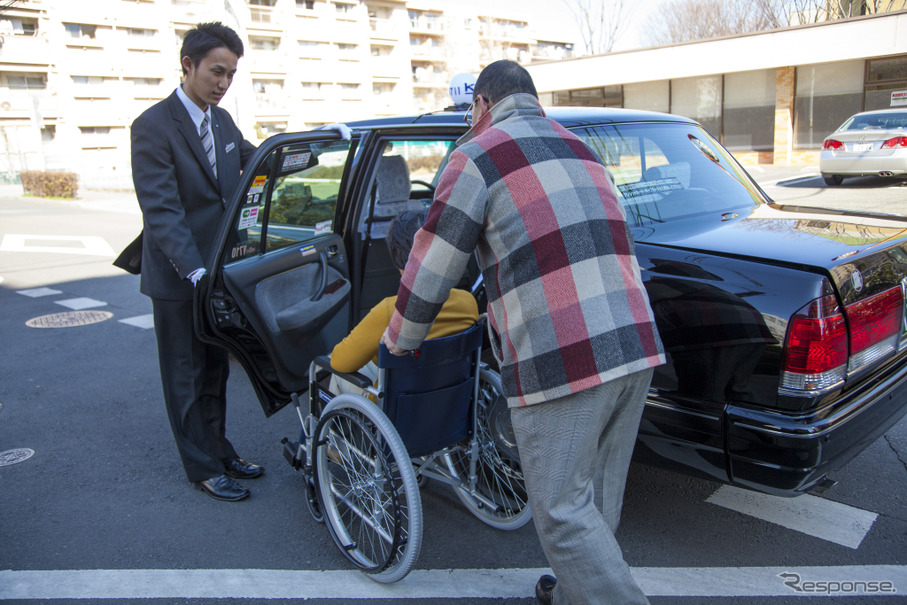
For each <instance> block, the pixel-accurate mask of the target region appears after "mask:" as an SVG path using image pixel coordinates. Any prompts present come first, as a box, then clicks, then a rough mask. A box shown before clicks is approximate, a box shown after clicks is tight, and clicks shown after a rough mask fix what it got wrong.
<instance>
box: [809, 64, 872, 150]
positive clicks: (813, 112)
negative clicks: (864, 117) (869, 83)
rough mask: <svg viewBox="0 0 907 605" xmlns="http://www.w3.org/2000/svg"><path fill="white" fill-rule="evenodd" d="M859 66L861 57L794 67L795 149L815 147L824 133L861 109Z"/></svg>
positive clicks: (861, 92)
mask: <svg viewBox="0 0 907 605" xmlns="http://www.w3.org/2000/svg"><path fill="white" fill-rule="evenodd" d="M863 70H864V62H863V61H844V62H841V63H824V64H821V65H804V66H802V67H798V68H797V87H796V98H795V99H794V148H795V149H819V147H821V146H822V141H823V140H824V139H825V137H826V136H828V135H829V134H830V133H832V132H834V131H835V129H837V127H838V126H840V125H841V123H842V122H844V120H846V119H847V118H849V117H850V116H852V115H853V114H855V113H857V112H859V111H861V110H862V109H863V77H864V74H863Z"/></svg>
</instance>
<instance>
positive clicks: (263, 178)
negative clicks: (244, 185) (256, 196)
mask: <svg viewBox="0 0 907 605" xmlns="http://www.w3.org/2000/svg"><path fill="white" fill-rule="evenodd" d="M267 182H268V175H266V174H260V175H258V176H257V177H255V180H254V181H252V186H251V187H249V193H261V192H262V191H264V190H265V184H267Z"/></svg>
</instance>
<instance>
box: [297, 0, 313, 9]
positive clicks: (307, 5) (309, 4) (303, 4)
mask: <svg viewBox="0 0 907 605" xmlns="http://www.w3.org/2000/svg"><path fill="white" fill-rule="evenodd" d="M296 8H302V9H305V10H307V11H310V10H315V0H296Z"/></svg>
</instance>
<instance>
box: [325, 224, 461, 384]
mask: <svg viewBox="0 0 907 605" xmlns="http://www.w3.org/2000/svg"><path fill="white" fill-rule="evenodd" d="M426 214H427V211H422V212H401V213H400V214H398V215H397V216H395V217H394V219H393V220H392V221H391V223H390V226H389V227H388V231H387V249H388V251H389V252H390V256H391V260H392V261H393V263H394V266H396V267H397V269H398V270H399V271H400V274H401V275H402V274H403V269H404V268H405V267H406V261H407V259H408V258H409V252H410V250H411V249H412V247H413V238H414V237H415V235H416V231H418V230H419V228H420V227H421V226H422V223H424V222H425V217H426ZM396 303H397V297H396V296H389V297H387V298H385V299H384V300H382V301H381V302H379V303H378V304H377V305H375V306H374V307H372V310H371V311H369V312H368V315H366V316H365V317H363V318H362V321H360V322H359V325H357V326H356V327H355V328H353V331H352V332H350V334H349V336H347V337H346V338H344V339H343V340H342V341H340V342H339V343H337V346H335V347H334V351H333V352H332V353H331V367H332V368H333V369H335V370H337V371H338V372H345V373H351V372H360V373H362V374H364V375H365V376H368V377H369V378H370V379H371V380H372V383H374V382H375V381H376V380H377V378H378V366H377V363H378V344H379V343H380V341H381V335H382V334H384V330H385V329H386V328H387V325H388V324H389V323H390V320H391V316H392V315H393V314H394V305H395V304H396ZM478 319H479V310H478V305H477V304H476V299H475V298H474V297H473V296H472V294H471V293H469V292H467V291H466V290H460V289H457V288H454V289H452V290H451V291H450V296H449V297H448V299H447V301H446V302H445V303H444V306H443V307H441V312H440V313H438V316H437V317H436V318H435V323H434V324H433V325H432V327H431V330H430V331H429V333H428V339H432V338H439V337H441V336H450V335H451V334H457V333H459V332H462V331H463V330H466V329H467V328H469V327H471V326H472V325H473V324H474V323H476V321H478ZM331 391H332V392H334V393H339V392H345V393H349V392H359V393H361V391H360V390H359V389H356V388H355V387H352V385H349V383H346V382H342V381H336V380H332V381H331Z"/></svg>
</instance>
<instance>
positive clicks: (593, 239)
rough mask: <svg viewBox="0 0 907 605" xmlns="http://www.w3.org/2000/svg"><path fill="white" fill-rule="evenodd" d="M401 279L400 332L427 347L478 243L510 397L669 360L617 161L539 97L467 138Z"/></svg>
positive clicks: (543, 396)
mask: <svg viewBox="0 0 907 605" xmlns="http://www.w3.org/2000/svg"><path fill="white" fill-rule="evenodd" d="M457 144H458V147H457V149H456V150H455V151H454V152H453V153H452V154H451V156H450V161H449V163H448V165H447V167H446V168H445V170H444V173H443V174H442V175H441V179H440V182H439V183H438V188H437V191H436V193H435V199H434V202H433V203H432V206H431V209H430V210H429V213H428V219H427V221H426V223H425V225H424V226H423V228H422V229H421V230H420V231H419V232H418V233H417V234H416V238H415V242H414V245H413V250H412V252H411V254H410V257H409V262H408V263H407V265H406V271H405V272H404V275H403V278H402V280H401V282H400V289H399V292H398V299H397V306H396V312H395V313H394V315H393V317H392V319H391V322H390V326H389V330H388V337H389V339H390V340H391V341H392V342H394V343H395V344H396V345H397V346H399V347H401V348H403V349H408V350H411V349H416V348H418V347H419V345H420V344H421V343H422V341H423V340H424V338H425V335H426V334H427V333H428V330H429V328H430V327H431V323H432V321H433V320H434V318H435V315H437V313H438V311H439V310H440V309H441V306H442V305H443V303H444V301H445V300H447V295H448V292H449V291H450V289H451V287H453V286H454V285H455V284H456V283H457V281H458V280H459V279H460V277H461V276H462V275H463V272H464V270H465V267H466V264H467V262H468V261H469V257H470V255H471V254H472V252H473V250H477V251H478V259H479V265H480V267H481V269H482V273H483V276H484V281H485V288H486V292H487V296H488V317H489V332H490V335H491V340H492V343H493V345H494V349H495V355H496V356H497V358H498V362H499V363H500V366H501V378H502V381H503V387H504V394H505V395H506V396H507V400H508V404H509V405H510V406H511V407H515V406H519V405H531V404H535V403H541V402H545V401H550V400H552V399H556V398H559V397H564V396H566V395H570V394H572V393H576V392H579V391H582V390H584V389H588V388H591V387H593V386H596V385H599V384H602V383H604V382H608V381H609V380H613V379H615V378H618V377H620V376H624V375H627V374H631V373H633V372H637V371H640V370H644V369H648V368H652V367H655V366H658V365H660V364H662V363H664V361H665V359H664V352H663V349H662V344H661V341H660V340H659V337H658V332H657V330H656V328H655V321H654V319H653V315H652V309H651V308H650V306H649V300H648V297H647V295H646V291H645V288H644V287H643V284H642V280H641V278H640V274H639V266H638V264H637V262H636V257H635V255H634V244H633V239H632V236H631V235H630V231H629V230H628V228H627V224H626V220H625V218H624V213H623V210H622V209H621V207H620V204H619V202H618V201H617V199H616V198H615V196H614V192H613V190H612V188H611V185H610V181H609V180H608V177H607V172H606V169H605V167H604V166H603V165H602V164H601V163H600V162H599V160H598V158H596V156H595V155H594V154H593V153H592V152H591V151H590V150H589V148H588V147H586V145H585V144H584V143H583V142H582V141H580V140H579V139H578V138H577V137H576V136H575V135H573V134H571V133H569V132H568V131H567V130H566V129H565V128H563V127H562V126H560V125H559V124H557V123H556V122H553V121H551V120H549V119H548V118H546V117H545V114H544V111H543V110H542V108H541V107H540V106H539V104H538V100H537V99H536V98H535V97H533V96H532V95H529V94H516V95H512V96H509V97H506V98H504V99H501V100H500V101H499V102H498V103H495V105H494V106H493V107H492V108H491V110H490V111H489V112H488V113H486V114H485V115H484V116H482V119H481V120H480V121H479V122H478V123H476V124H475V125H474V126H473V128H472V129H471V130H470V131H469V132H468V133H467V134H466V135H464V136H463V137H462V138H461V139H460V140H459V141H458V142H457Z"/></svg>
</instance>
